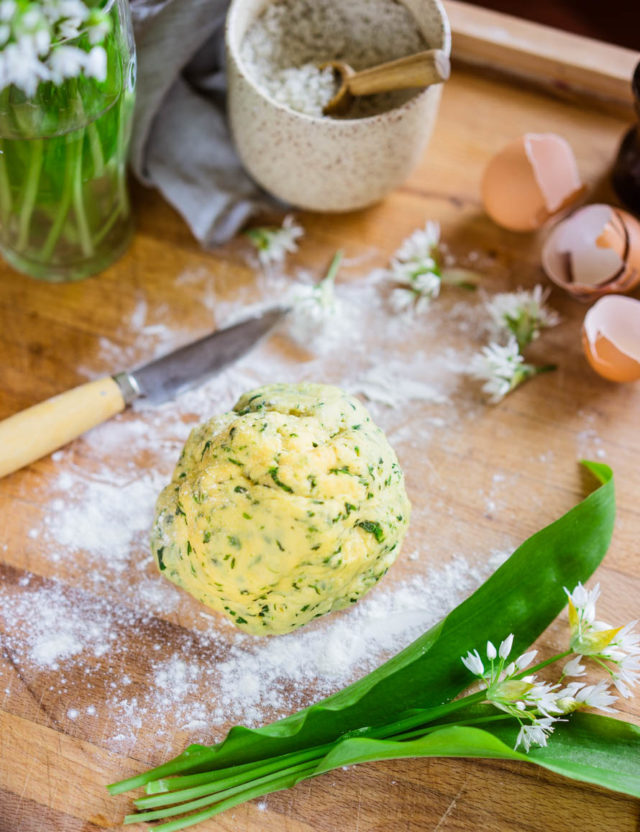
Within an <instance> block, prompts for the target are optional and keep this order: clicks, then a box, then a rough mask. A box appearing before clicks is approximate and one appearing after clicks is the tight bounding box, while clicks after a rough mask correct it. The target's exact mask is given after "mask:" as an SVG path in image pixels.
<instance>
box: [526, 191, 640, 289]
mask: <svg viewBox="0 0 640 832" xmlns="http://www.w3.org/2000/svg"><path fill="white" fill-rule="evenodd" d="M542 266H543V268H544V270H545V272H546V273H547V275H548V276H549V278H550V279H551V280H552V281H553V282H554V283H555V284H557V285H558V286H561V287H562V288H563V289H565V290H566V291H567V292H569V293H570V294H572V295H573V296H574V297H576V298H578V299H579V300H585V301H588V300H593V299H594V298H598V297H602V296H603V295H607V294H616V293H618V294H619V293H621V292H629V291H631V290H632V289H633V288H635V286H637V285H638V284H639V283H640V223H638V221H637V220H636V219H635V217H633V216H632V215H631V214H628V213H627V212H626V211H622V210H621V209H619V208H614V207H613V206H611V205H604V204H600V203H597V204H594V205H585V206H584V207H582V208H578V209H577V210H576V211H574V212H573V213H572V214H571V215H570V216H569V217H567V219H565V220H563V221H562V222H559V223H558V224H557V225H556V226H555V227H554V228H553V230H552V231H551V233H550V234H549V237H548V238H547V240H546V242H545V244H544V246H543V249H542Z"/></svg>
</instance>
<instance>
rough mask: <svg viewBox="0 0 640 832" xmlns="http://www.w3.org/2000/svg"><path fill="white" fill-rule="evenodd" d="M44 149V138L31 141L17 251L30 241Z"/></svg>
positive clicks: (19, 221) (19, 219)
mask: <svg viewBox="0 0 640 832" xmlns="http://www.w3.org/2000/svg"><path fill="white" fill-rule="evenodd" d="M43 150H44V142H43V140H42V139H35V140H34V141H33V142H32V143H31V154H30V158H29V169H28V171H27V179H26V182H25V184H24V190H23V192H22V201H21V203H20V209H19V216H18V240H17V243H16V250H17V251H24V249H25V248H26V246H27V243H28V241H29V231H30V229H31V217H32V215H33V208H34V206H35V202H36V196H37V194H38V184H39V182H40V172H41V171H42V156H43Z"/></svg>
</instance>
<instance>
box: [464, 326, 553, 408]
mask: <svg viewBox="0 0 640 832" xmlns="http://www.w3.org/2000/svg"><path fill="white" fill-rule="evenodd" d="M539 371H540V370H539V368H537V367H534V366H533V365H532V364H525V363H524V358H523V357H522V355H521V354H520V349H519V347H518V342H517V341H516V339H515V337H514V336H513V335H512V336H511V337H510V338H509V340H508V341H507V343H506V344H505V345H504V346H503V345H502V344H498V343H496V342H491V343H490V344H489V345H488V346H486V347H483V348H482V350H481V351H480V352H479V353H477V354H476V355H474V356H473V358H472V359H471V365H470V367H469V375H470V376H472V378H476V379H478V380H479V381H484V384H483V386H482V390H483V392H485V393H486V394H487V395H488V397H489V401H490V402H491V403H493V404H496V403H497V402H499V401H501V400H502V399H503V398H504V397H505V396H506V395H507V393H510V392H511V391H512V390H515V389H516V387H518V386H519V385H520V384H522V382H523V381H526V380H527V379H528V378H531V376H533V375H536V373H537V372H539Z"/></svg>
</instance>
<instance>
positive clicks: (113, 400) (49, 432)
mask: <svg viewBox="0 0 640 832" xmlns="http://www.w3.org/2000/svg"><path fill="white" fill-rule="evenodd" d="M287 311H288V310H287V309H286V308H284V307H275V308H271V309H268V310H267V311H266V312H263V313H262V314H260V315H256V316H254V317H251V318H247V319H245V320H243V321H240V322H238V323H236V324H233V325H232V326H229V327H226V328H225V329H220V330H217V331H215V332H212V333H211V334H210V335H206V336H205V337H204V338H200V340H198V341H195V342H193V343H191V344H187V345H186V346H184V347H180V348H179V349H177V350H175V351H174V352H171V353H169V354H167V355H164V356H162V357H160V358H157V359H155V360H154V361H150V362H149V363H148V364H145V365H143V366H141V367H138V368H137V369H134V370H128V371H124V372H121V373H116V374H115V375H113V376H105V377H104V378H100V379H98V380H97V381H90V382H88V383H87V384H82V385H80V387H75V388H74V389H72V390H67V391H66V392H65V393H61V394H60V395H59V396H54V397H53V398H52V399H48V400H47V401H44V402H40V403H39V404H36V405H34V406H33V407H29V408H27V410H23V411H21V412H20V413H16V414H14V415H13V416H9V418H8V419H5V420H4V421H3V422H0V477H4V476H5V475H6V474H10V473H12V472H13V471H17V470H18V469H19V468H23V467H24V466H25V465H29V463H31V462H35V460H36V459H40V458H41V457H43V456H46V455H47V454H49V453H51V452H52V451H55V450H57V449H58V448H61V447H62V446H63V445H66V444H67V443H68V442H70V441H71V440H72V439H75V438H76V437H78V436H80V435H81V434H82V433H84V432H85V431H87V430H90V429H91V428H93V427H96V425H99V424H100V423H101V422H104V421H106V420H107V419H110V418H111V417H112V416H115V415H116V414H117V413H120V412H122V411H123V410H124V409H125V408H126V407H127V405H129V404H131V403H132V402H133V401H135V400H136V399H138V398H142V397H144V398H145V399H147V400H148V401H149V402H151V403H152V404H160V403H161V402H163V401H166V400H167V399H170V398H173V397H174V396H176V395H178V394H179V393H182V392H184V391H185V390H188V389H189V388H191V387H193V386H195V385H196V384H198V383H200V382H202V381H205V380H206V379H208V378H210V377H211V376H213V375H215V374H216V373H217V372H220V370H222V369H224V368H225V367H228V366H229V365H230V364H232V363H233V362H234V361H237V360H238V359H239V358H241V357H242V356H243V355H245V354H246V353H247V352H249V350H250V349H251V348H252V347H253V346H254V345H255V344H256V343H257V342H258V341H260V339H261V338H263V337H264V336H265V335H266V334H267V333H268V332H269V331H270V330H271V329H272V328H273V327H274V326H275V325H276V324H277V323H278V321H279V320H280V319H281V318H282V317H283V315H285V314H286V313H287Z"/></svg>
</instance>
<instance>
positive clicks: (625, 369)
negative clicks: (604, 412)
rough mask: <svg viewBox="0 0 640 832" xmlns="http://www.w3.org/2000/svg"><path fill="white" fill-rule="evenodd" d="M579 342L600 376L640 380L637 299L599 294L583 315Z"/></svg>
mask: <svg viewBox="0 0 640 832" xmlns="http://www.w3.org/2000/svg"><path fill="white" fill-rule="evenodd" d="M582 346H583V348H584V352H585V355H586V357H587V360H588V362H589V364H591V366H592V367H593V369H594V370H595V371H596V373H598V374H599V375H601V376H602V377H603V378H606V379H608V380H609V381H617V382H626V381H638V380H640V301H638V300H635V299H634V298H627V297H622V296H621V295H608V296H607V297H603V298H600V300H599V301H598V302H597V303H595V304H594V305H593V306H592V307H591V309H590V310H589V311H588V312H587V314H586V315H585V319H584V324H583V327H582Z"/></svg>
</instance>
